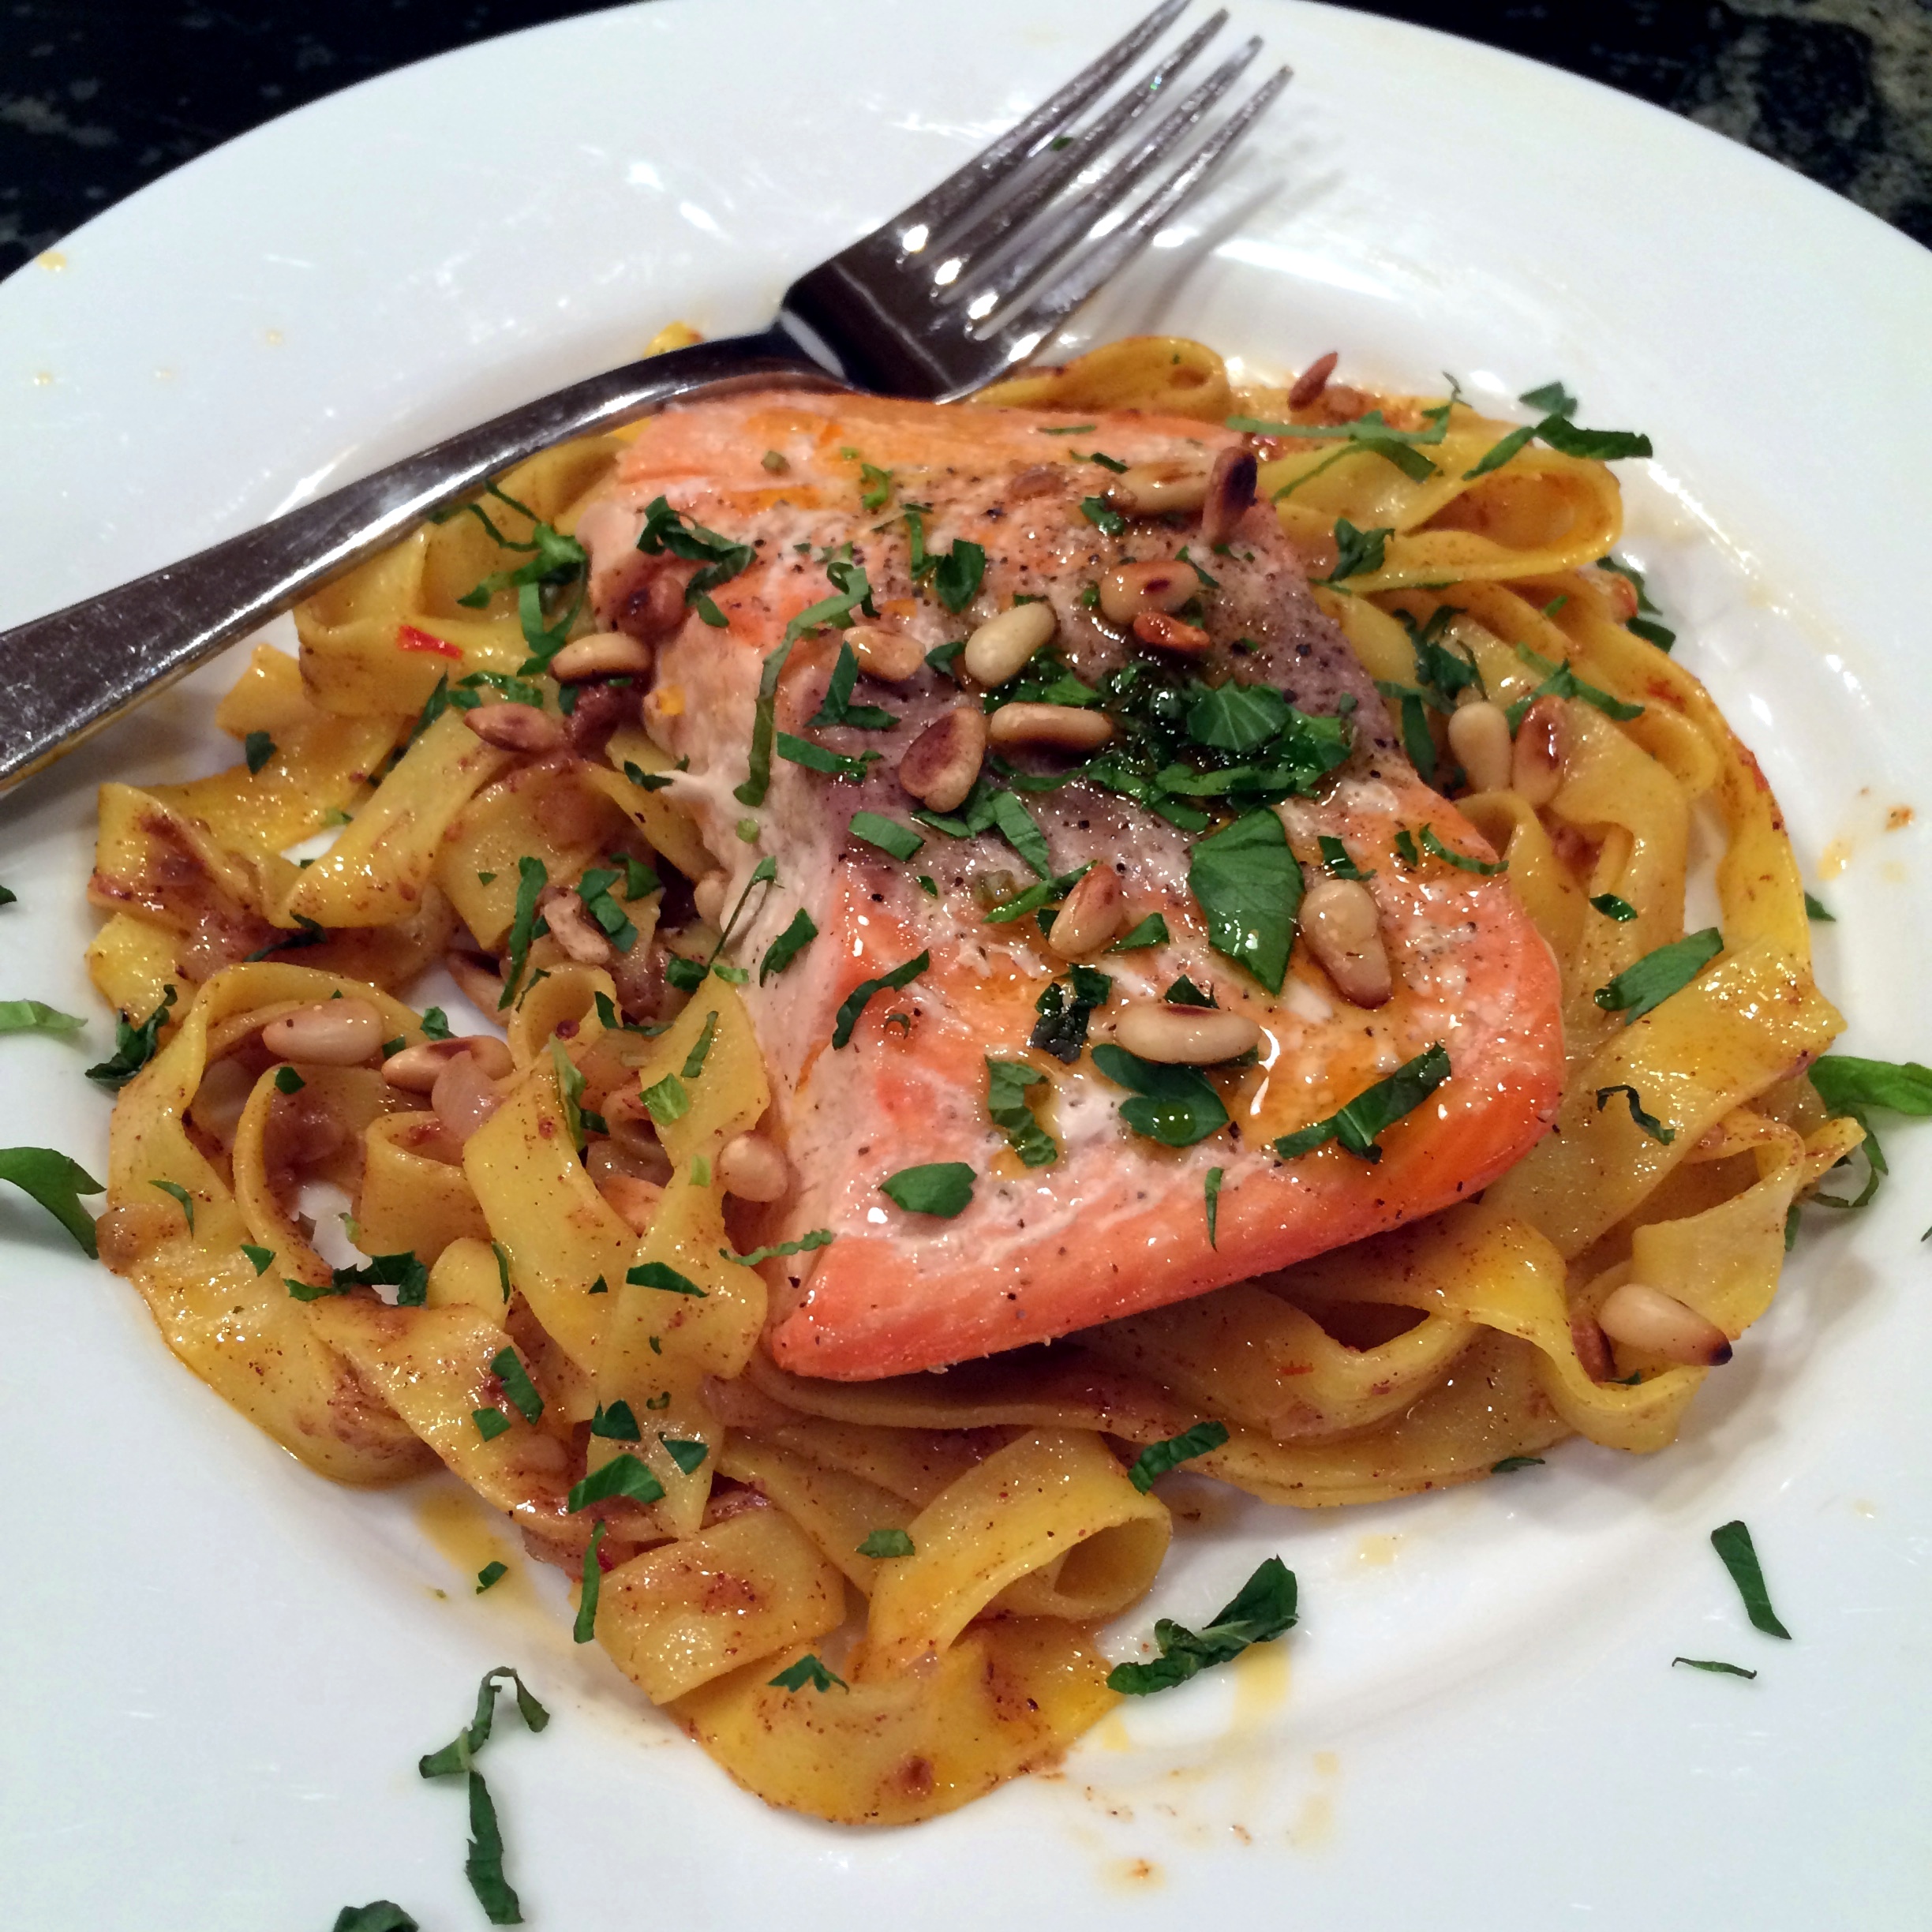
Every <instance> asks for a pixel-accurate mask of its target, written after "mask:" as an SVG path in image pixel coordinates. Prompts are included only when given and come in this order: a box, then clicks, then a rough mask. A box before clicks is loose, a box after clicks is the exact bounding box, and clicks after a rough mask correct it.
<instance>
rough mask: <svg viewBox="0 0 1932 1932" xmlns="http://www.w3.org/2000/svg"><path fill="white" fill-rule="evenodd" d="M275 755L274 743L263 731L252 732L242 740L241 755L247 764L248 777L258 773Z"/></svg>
mask: <svg viewBox="0 0 1932 1932" xmlns="http://www.w3.org/2000/svg"><path fill="white" fill-rule="evenodd" d="M241 755H242V756H243V758H245V759H246V760H247V762H248V768H249V774H250V776H251V777H252V776H253V774H254V773H257V772H259V771H260V769H261V768H262V767H263V766H264V765H266V764H267V763H268V761H269V760H270V759H271V758H273V757H274V756H275V740H274V739H272V738H271V737H270V736H268V733H267V732H265V731H253V732H249V735H248V736H246V737H245V738H244V739H242V740H241Z"/></svg>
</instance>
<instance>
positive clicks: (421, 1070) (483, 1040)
mask: <svg viewBox="0 0 1932 1932" xmlns="http://www.w3.org/2000/svg"><path fill="white" fill-rule="evenodd" d="M458 1054H474V1056H475V1058H476V1062H477V1065H479V1066H480V1067H481V1068H482V1069H483V1071H484V1072H485V1073H487V1074H488V1075H489V1077H490V1078H491V1079H492V1080H504V1079H506V1078H507V1076H508V1075H509V1073H510V1069H511V1066H512V1065H514V1064H515V1063H514V1062H513V1061H511V1058H510V1049H509V1048H508V1047H507V1046H506V1045H505V1044H504V1042H503V1041H501V1040H500V1039H496V1037H495V1035H492V1034H489V1033H474V1034H471V1035H469V1036H467V1037H466V1038H465V1039H446V1040H424V1041H422V1042H421V1043H419V1044H418V1045H417V1046H414V1047H404V1048H403V1049H402V1051H401V1052H400V1053H397V1054H391V1055H390V1056H389V1058H388V1059H387V1060H385V1061H384V1062H383V1069H382V1071H383V1078H384V1080H387V1081H388V1083H389V1084H390V1085H391V1087H399V1088H402V1091H404V1092H405V1093H429V1092H430V1091H432V1089H433V1088H435V1086H436V1080H437V1076H439V1075H440V1073H442V1071H443V1069H444V1068H445V1067H446V1066H447V1065H449V1063H450V1062H451V1061H452V1060H454V1059H455V1058H456V1056H457V1055H458Z"/></svg>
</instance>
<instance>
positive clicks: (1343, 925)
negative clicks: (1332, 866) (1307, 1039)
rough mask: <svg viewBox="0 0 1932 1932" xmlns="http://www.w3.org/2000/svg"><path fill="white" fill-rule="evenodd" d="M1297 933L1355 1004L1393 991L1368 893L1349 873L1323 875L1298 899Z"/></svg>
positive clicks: (1370, 1003)
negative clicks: (1299, 924) (1337, 876)
mask: <svg viewBox="0 0 1932 1932" xmlns="http://www.w3.org/2000/svg"><path fill="white" fill-rule="evenodd" d="M1301 936H1302V938H1305V940H1306V941H1307V942H1308V949H1309V952H1310V953H1312V955H1313V956H1314V959H1315V963H1316V964H1317V965H1318V966H1320V968H1321V969H1322V971H1323V972H1325V973H1326V974H1327V975H1328V977H1329V978H1330V979H1332V980H1333V981H1334V982H1335V990H1336V991H1337V992H1338V993H1339V994H1341V995H1342V998H1344V999H1345V1000H1346V1001H1348V1002H1350V1005H1355V1006H1380V1005H1382V1004H1383V1002H1385V1001H1386V1000H1387V998H1388V997H1389V994H1391V992H1392V991H1394V990H1395V987H1394V982H1393V980H1392V979H1391V975H1390V972H1389V962H1388V949H1387V947H1386V946H1385V945H1383V943H1382V922H1381V918H1380V915H1379V914H1378V913H1377V912H1376V902H1375V899H1374V897H1373V896H1372V894H1371V893H1370V892H1369V890H1368V887H1367V886H1364V885H1362V884H1361V883H1360V882H1358V881H1357V880H1354V879H1337V878H1325V879H1322V880H1320V881H1318V882H1316V884H1315V885H1313V886H1311V887H1310V888H1309V893H1308V897H1306V898H1305V899H1304V900H1302V901H1301Z"/></svg>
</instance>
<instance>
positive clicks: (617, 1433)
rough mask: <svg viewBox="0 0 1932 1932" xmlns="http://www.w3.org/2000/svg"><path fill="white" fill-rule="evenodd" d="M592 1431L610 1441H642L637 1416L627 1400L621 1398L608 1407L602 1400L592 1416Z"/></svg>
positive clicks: (593, 1433)
mask: <svg viewBox="0 0 1932 1932" xmlns="http://www.w3.org/2000/svg"><path fill="white" fill-rule="evenodd" d="M590 1433H591V1434H592V1435H593V1436H603V1437H604V1438H605V1440H606V1441H608V1442H642V1440H644V1439H643V1437H642V1435H641V1434H640V1433H639V1432H638V1421H637V1417H636V1416H635V1415H634V1414H633V1413H631V1405H630V1404H629V1403H628V1402H624V1401H623V1400H621V1399H620V1400H619V1401H616V1402H612V1403H611V1404H610V1405H609V1406H608V1408H607V1407H606V1406H605V1405H604V1404H603V1403H602V1402H599V1403H598V1404H597V1413H595V1414H594V1415H593V1416H592V1417H591V1418H590Z"/></svg>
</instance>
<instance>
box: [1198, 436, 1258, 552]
mask: <svg viewBox="0 0 1932 1932" xmlns="http://www.w3.org/2000/svg"><path fill="white" fill-rule="evenodd" d="M1256 467H1257V466H1256V462H1255V456H1254V451H1252V450H1248V449H1224V450H1223V451H1222V452H1221V454H1220V455H1219V456H1217V457H1215V459H1214V467H1213V469H1211V470H1209V471H1208V473H1207V500H1206V501H1205V502H1204V503H1203V504H1202V505H1201V541H1202V542H1203V543H1204V544H1205V545H1207V547H1208V548H1209V549H1213V548H1214V546H1215V545H1216V544H1224V543H1226V541H1227V540H1228V539H1229V537H1232V536H1233V535H1234V526H1235V525H1236V524H1237V523H1238V522H1240V521H1241V519H1242V518H1243V517H1245V515H1247V514H1248V508H1249V505H1250V504H1252V502H1253V501H1254V500H1255V478H1256Z"/></svg>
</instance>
